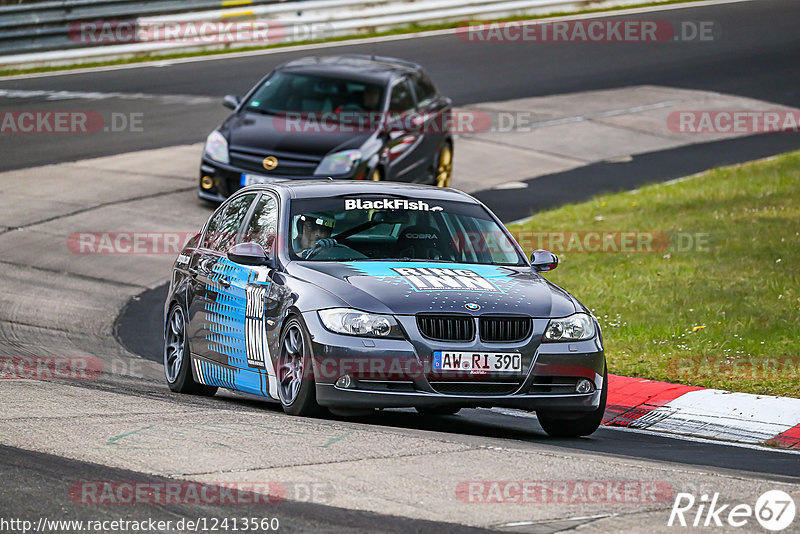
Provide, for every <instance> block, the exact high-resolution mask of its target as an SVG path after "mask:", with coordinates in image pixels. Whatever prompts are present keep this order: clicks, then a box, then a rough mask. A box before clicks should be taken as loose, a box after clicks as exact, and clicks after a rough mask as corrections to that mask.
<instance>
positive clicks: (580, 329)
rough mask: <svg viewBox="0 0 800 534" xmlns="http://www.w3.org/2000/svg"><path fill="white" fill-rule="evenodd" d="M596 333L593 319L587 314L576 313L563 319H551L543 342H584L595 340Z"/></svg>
mask: <svg viewBox="0 0 800 534" xmlns="http://www.w3.org/2000/svg"><path fill="white" fill-rule="evenodd" d="M594 332H595V328H594V321H592V318H591V317H589V316H588V315H586V314H585V313H576V314H575V315H570V316H569V317H564V318H563V319H550V323H549V324H548V325H547V328H546V329H545V331H544V335H543V336H542V341H543V342H548V341H583V340H584V339H591V338H593V337H594Z"/></svg>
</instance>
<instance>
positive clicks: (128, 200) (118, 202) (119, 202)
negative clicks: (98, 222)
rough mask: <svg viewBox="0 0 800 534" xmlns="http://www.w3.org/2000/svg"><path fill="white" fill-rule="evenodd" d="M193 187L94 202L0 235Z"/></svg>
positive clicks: (10, 229) (5, 231)
mask: <svg viewBox="0 0 800 534" xmlns="http://www.w3.org/2000/svg"><path fill="white" fill-rule="evenodd" d="M194 188H195V187H194V186H191V187H181V188H179V189H173V190H170V191H161V192H159V193H151V194H149V195H142V196H138V197H132V198H126V199H122V200H111V201H109V202H102V203H100V204H95V205H94V206H88V207H86V208H81V209H78V210H75V211H72V212H70V213H64V214H61V215H56V216H53V217H48V218H47V219H42V220H39V221H35V222H31V223H27V224H23V225H20V226H11V227H9V228H6V229H5V230H3V231H2V232H0V236H2V235H5V234H7V233H9V232H12V231H15V230H24V229H26V228H31V227H33V226H38V225H40V224H46V223H49V222H53V221H57V220H59V219H66V218H69V217H73V216H75V215H80V214H82V213H87V212H89V211H93V210H96V209H100V208H107V207H109V206H118V205H122V204H129V203H132V202H138V201H140V200H147V199H151V198H158V197H160V196H166V195H173V194H175V193H185V192H187V191H193V190H194Z"/></svg>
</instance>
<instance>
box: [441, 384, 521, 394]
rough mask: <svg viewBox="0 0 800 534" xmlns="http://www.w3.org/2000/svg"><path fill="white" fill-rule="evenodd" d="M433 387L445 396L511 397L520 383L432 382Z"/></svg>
mask: <svg viewBox="0 0 800 534" xmlns="http://www.w3.org/2000/svg"><path fill="white" fill-rule="evenodd" d="M430 384H431V387H432V388H433V389H435V390H436V391H438V392H439V393H444V394H445V395H511V394H512V393H514V392H515V391H517V390H518V389H519V386H520V383H519V382H478V381H475V382H452V381H441V382H440V381H436V382H434V381H431V382H430Z"/></svg>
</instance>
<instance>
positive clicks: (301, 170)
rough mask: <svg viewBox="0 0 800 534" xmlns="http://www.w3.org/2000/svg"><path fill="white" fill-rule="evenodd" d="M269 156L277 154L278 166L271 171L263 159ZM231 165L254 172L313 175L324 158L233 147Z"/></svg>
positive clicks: (279, 174) (262, 173) (276, 174)
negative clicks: (267, 168)
mask: <svg viewBox="0 0 800 534" xmlns="http://www.w3.org/2000/svg"><path fill="white" fill-rule="evenodd" d="M267 156H275V157H276V158H277V159H278V166H277V167H276V168H274V169H273V170H271V171H267V170H265V169H264V166H263V161H264V158H266V157H267ZM230 158H231V165H233V166H234V167H236V168H239V169H242V170H245V171H253V173H254V174H261V175H275V176H312V175H313V174H314V170H315V169H316V168H317V165H318V164H319V162H320V161H322V158H319V157H316V156H304V155H301V154H287V153H283V152H264V153H261V152H254V151H253V152H251V151H248V150H240V149H235V148H232V149H231V151H230Z"/></svg>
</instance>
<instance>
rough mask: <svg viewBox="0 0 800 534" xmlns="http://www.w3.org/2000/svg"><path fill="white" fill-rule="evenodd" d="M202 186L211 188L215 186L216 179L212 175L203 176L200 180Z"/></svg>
mask: <svg viewBox="0 0 800 534" xmlns="http://www.w3.org/2000/svg"><path fill="white" fill-rule="evenodd" d="M200 187H202V188H203V189H211V188H212V187H214V179H213V178H211V177H210V176H203V178H202V179H201V180H200Z"/></svg>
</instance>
